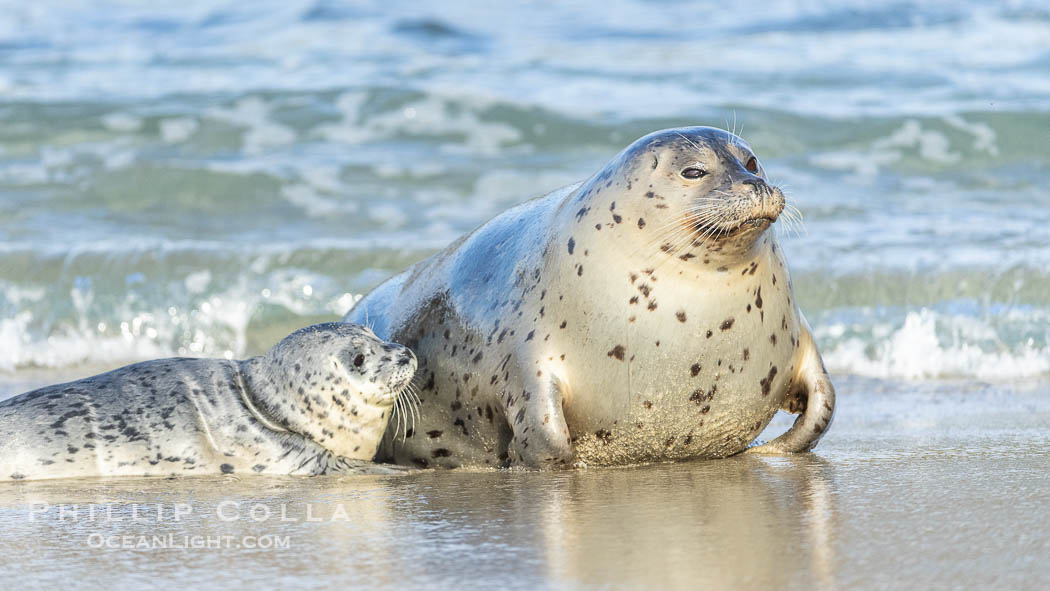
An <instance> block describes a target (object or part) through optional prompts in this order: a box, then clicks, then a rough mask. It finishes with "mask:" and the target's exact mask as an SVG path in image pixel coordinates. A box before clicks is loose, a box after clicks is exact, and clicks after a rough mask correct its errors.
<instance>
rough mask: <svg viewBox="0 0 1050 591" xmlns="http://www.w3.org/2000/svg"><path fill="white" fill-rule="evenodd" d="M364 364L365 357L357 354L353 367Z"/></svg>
mask: <svg viewBox="0 0 1050 591" xmlns="http://www.w3.org/2000/svg"><path fill="white" fill-rule="evenodd" d="M364 362H365V356H364V355H362V354H361V353H358V354H357V357H354V367H361V365H362V364H364Z"/></svg>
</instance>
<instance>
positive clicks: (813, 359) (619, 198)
mask: <svg viewBox="0 0 1050 591" xmlns="http://www.w3.org/2000/svg"><path fill="white" fill-rule="evenodd" d="M784 205H785V202H784V196H783V194H782V192H781V191H780V190H779V189H778V188H776V187H775V186H773V185H771V184H770V183H769V182H768V181H767V179H766V176H765V173H764V172H763V168H762V166H761V164H759V162H758V159H757V157H756V156H755V154H754V152H753V151H752V150H751V148H750V146H748V144H747V143H745V142H744V141H743V140H742V139H740V138H739V137H737V136H735V135H733V134H731V133H729V132H726V131H723V130H720V129H713V128H709V127H688V128H681V129H669V130H664V131H658V132H655V133H652V134H650V135H647V136H645V137H642V138H641V139H639V140H637V141H635V142H634V143H633V144H631V145H630V146H628V147H627V148H626V149H625V150H623V151H622V152H621V153H620V154H619V155H617V156H616V157H615V158H613V159H612V160H611V161H610V162H609V163H608V164H607V165H605V167H603V168H602V169H601V170H600V171H598V172H597V173H596V174H595V175H594V176H592V177H591V178H590V179H588V180H587V181H585V182H583V183H579V184H576V185H571V186H568V187H565V188H563V189H560V190H558V191H554V192H553V193H550V194H548V195H546V196H543V197H540V198H537V199H534V200H531V201H528V202H525V203H523V204H521V205H519V206H517V207H514V208H512V209H510V210H508V211H506V212H504V213H502V214H500V215H498V216H496V217H495V218H493V219H492V220H490V221H489V222H487V223H485V224H484V225H482V226H481V227H479V228H477V229H476V230H474V231H473V232H471V233H470V234H468V235H466V236H464V237H462V238H460V239H459V240H457V241H456V242H454V243H453V244H451V245H450V246H449V247H447V248H446V249H445V250H444V251H442V252H439V253H437V254H436V255H434V256H432V257H430V258H428V259H426V260H424V261H422V262H420V263H417V264H416V265H415V266H413V267H411V268H409V269H408V270H407V271H405V272H404V273H402V274H400V275H397V276H395V277H393V278H392V279H390V280H388V281H386V282H385V283H383V284H381V285H380V286H379V287H377V288H376V289H375V290H373V291H372V292H371V293H370V294H368V295H367V296H366V297H365V298H363V299H362V300H361V301H360V302H359V303H358V304H357V305H356V306H355V307H354V308H353V309H351V311H350V312H349V313H348V314H347V316H346V317H345V318H344V320H347V321H351V322H365V321H368V322H370V323H371V324H372V325H373V328H374V330H375V331H376V334H377V335H379V336H380V337H381V338H385V339H394V340H397V341H398V342H402V343H405V344H406V345H407V346H408V347H410V348H412V350H413V351H415V353H416V355H417V356H418V357H419V360H420V368H419V371H418V372H417V380H418V384H420V386H421V388H420V396H421V399H422V403H421V407H420V411H421V415H422V416H421V423H420V425H419V427H418V428H417V429H414V430H413V432H412V433H411V434H410V436H409V437H406V438H405V440H404V441H403V442H401V441H398V442H390V443H389V444H388V443H384V445H383V446H382V447H381V448H380V452H379V456H380V457H385V458H389V459H392V460H394V461H396V462H398V463H405V464H416V465H419V466H443V467H456V466H484V465H498V466H508V465H522V466H526V467H539V468H544V467H559V466H567V465H574V464H575V465H579V464H585V465H607V464H625V463H637V462H648V461H661V460H674V459H683V458H717V457H725V456H730V455H733V454H736V453H739V452H742V451H744V450H745V449H747V448H748V446H749V444H751V443H752V442H753V441H754V439H755V438H756V437H757V436H758V434H759V433H760V432H761V431H762V429H763V428H764V427H765V426H766V425H767V424H768V422H769V421H770V420H771V419H772V417H773V415H774V414H775V413H776V412H777V410H778V409H781V408H783V409H785V410H787V411H789V412H792V413H796V414H800V416H799V417H798V419H797V420H796V421H795V423H794V424H793V426H792V427H791V428H790V429H789V430H788V431H787V432H786V433H784V434H782V435H781V436H779V437H777V438H775V439H774V440H773V441H770V442H769V443H767V444H765V445H761V446H757V447H753V448H752V449H753V450H754V451H756V452H768V453H789V452H800V451H804V450H809V449H811V448H812V447H813V446H814V445H815V444H816V443H817V440H818V439H820V437H821V436H822V435H823V434H824V432H825V431H826V429H827V428H828V425H829V424H830V422H831V418H832V415H833V411H834V400H835V392H834V388H833V387H832V384H831V381H830V379H829V378H828V375H827V372H826V371H825V369H824V366H823V363H822V361H821V358H820V355H819V353H818V352H817V348H816V346H815V345H814V342H813V337H812V335H811V333H810V330H809V328H808V326H807V324H806V322H805V320H804V319H803V317H802V314H801V312H800V311H799V308H798V306H797V304H796V302H795V300H794V297H793V295H792V284H791V279H790V277H789V275H788V270H787V266H786V264H785V261H784V256H783V252H782V250H781V249H780V247H779V246H778V244H777V239H776V236H775V233H774V232H773V231H772V230H771V229H770V227H771V225H772V224H773V223H774V222H775V221H776V220H777V219H778V217H779V216H780V214H781V212H782V210H783V208H784Z"/></svg>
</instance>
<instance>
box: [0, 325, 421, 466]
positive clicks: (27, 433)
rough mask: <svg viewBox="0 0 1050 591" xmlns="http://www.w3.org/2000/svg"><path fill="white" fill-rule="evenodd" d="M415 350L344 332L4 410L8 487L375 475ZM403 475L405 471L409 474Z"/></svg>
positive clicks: (41, 394) (148, 367) (65, 388)
mask: <svg viewBox="0 0 1050 591" xmlns="http://www.w3.org/2000/svg"><path fill="white" fill-rule="evenodd" d="M415 368H416V359H415V357H414V355H413V354H412V352H411V351H410V350H408V349H406V348H405V347H402V346H401V345H396V344H392V343H384V342H383V341H381V340H379V339H378V338H377V337H376V336H375V334H374V333H372V332H371V331H370V330H369V329H367V328H364V327H361V326H357V325H353V324H346V323H341V322H335V323H327V324H317V325H314V326H308V327H306V328H303V329H300V330H297V331H296V332H294V333H292V334H291V335H289V336H288V337H285V338H284V339H283V340H281V341H280V342H279V343H277V344H276V345H275V346H274V347H273V348H272V349H271V350H270V351H269V352H268V353H267V354H266V355H264V356H261V357H254V358H251V359H248V360H245V361H227V360H222V359H161V360H156V361H146V362H143V363H137V364H134V365H129V366H126V367H122V368H120V369H116V370H114V371H111V372H109V373H104V374H101V375H97V376H93V377H90V378H85V379H83V380H78V381H75V382H69V383H66V384H58V385H55V386H49V387H46V388H41V389H39V390H34V391H32V392H27V393H25V394H20V395H18V396H15V397H13V398H10V399H8V400H5V401H3V402H0V480H22V479H42V478H68V477H77V476H152V475H163V476H169V475H176V476H178V475H198V474H242V473H247V474H306V475H314V474H331V473H341V472H360V471H382V469H380V468H372V467H371V466H370V461H371V460H372V457H373V456H374V455H375V451H376V448H377V447H378V445H379V441H380V439H381V438H382V437H383V434H384V432H385V430H386V429H387V425H388V423H389V422H391V421H390V418H391V414H392V410H393V409H394V408H395V406H396V408H399V409H401V410H404V409H405V407H404V405H403V402H402V401H400V400H399V394H400V393H401V392H402V390H404V389H405V387H406V385H408V383H409V381H410V379H411V376H412V374H413V373H414V371H415ZM402 469H403V468H402Z"/></svg>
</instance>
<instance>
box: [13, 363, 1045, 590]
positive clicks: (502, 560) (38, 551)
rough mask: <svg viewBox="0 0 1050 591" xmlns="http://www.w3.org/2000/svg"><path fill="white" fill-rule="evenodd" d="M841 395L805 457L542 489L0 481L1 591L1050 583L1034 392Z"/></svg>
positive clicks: (1041, 423)
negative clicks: (48, 590)
mask: <svg viewBox="0 0 1050 591" xmlns="http://www.w3.org/2000/svg"><path fill="white" fill-rule="evenodd" d="M839 381H840V390H841V407H840V408H841V409H842V410H841V412H840V413H839V415H838V417H837V418H836V425H835V428H834V430H833V431H832V434H830V435H829V436H828V437H827V438H826V440H825V441H824V442H823V443H822V444H821V447H820V449H819V453H817V454H804V455H798V456H792V457H781V458H776V457H772V458H766V457H734V458H729V459H726V460H718V461H706V462H686V463H679V464H657V465H649V466H637V467H628V468H620V469H588V470H578V471H570V472H553V473H551V472H548V473H537V472H506V471H504V472H467V471H458V470H457V471H421V472H417V473H414V474H410V475H406V476H396V477H388V476H364V477H354V478H349V477H344V478H335V477H317V478H266V477H256V478H242V479H237V478H235V477H223V478H196V479H192V478H187V479H182V480H164V479H154V480H141V479H127V480H109V481H82V480H71V481H54V482H46V481H40V482H22V483H4V484H5V486H3V487H0V529H2V530H3V531H4V532H5V535H4V536H3V537H2V538H0V573H2V574H3V576H4V577H5V578H6V579H7V580H6V581H4V582H3V583H5V584H4V585H3V586H4V587H5V588H15V587H14V585H15V584H17V585H18V588H34V587H38V586H39V587H45V586H50V585H57V584H62V583H63V582H66V581H70V580H76V581H80V582H84V583H86V584H87V585H89V586H90V587H93V588H100V589H101V588H112V586H113V585H114V584H121V585H123V586H131V585H134V586H135V587H136V588H143V589H150V588H162V587H163V588H170V586H171V585H172V584H173V583H177V584H179V585H183V586H192V587H194V588H208V589H212V588H216V589H218V588H229V586H231V585H233V586H237V587H245V586H251V585H253V584H258V585H264V586H275V585H279V586H295V587H296V588H304V587H315V588H356V587H358V586H365V587H368V588H405V587H406V586H407V587H416V588H445V587H448V588H453V587H454V588H479V589H480V588H484V589H492V588H507V589H536V588H551V587H557V588H575V589H593V588H611V589H627V588H638V587H640V586H645V587H647V588H664V589H697V588H719V589H726V588H788V589H812V588H818V589H831V588H842V589H863V588H870V589H878V588H882V589H884V588H896V587H907V588H922V589H951V588H999V589H1003V588H1011V589H1037V588H1043V587H1045V586H1046V585H1047V584H1050V574H1048V573H1047V572H1046V569H1045V568H1043V565H1044V562H1045V559H1046V556H1047V555H1048V553H1050V518H1048V517H1047V515H1046V511H1045V508H1046V507H1047V506H1048V504H1050V472H1048V470H1047V466H1050V390H1048V389H1047V388H1046V386H1045V385H1043V386H1038V385H1032V384H1027V385H1025V384H1016V385H1014V386H1010V387H1002V386H998V387H994V386H989V385H974V384H970V385H967V384H961V383H953V382H945V383H936V384H932V383H931V384H926V385H925V386H922V387H915V386H907V385H902V384H896V385H894V386H893V387H891V388H886V387H885V385H886V383H885V382H875V381H871V380H863V379H844V378H843V379H840V380H839ZM125 536H126V537H125ZM154 536H156V537H158V538H159V539H160V541H159V542H154V541H153V540H154ZM169 536H170V537H169ZM194 536H199V537H198V538H194ZM209 538H210V539H211V541H209ZM165 544H167V546H165ZM194 544H198V545H201V546H203V547H194V546H193V545H194ZM208 544H212V545H213V547H208V546H207V545H208ZM246 545H247V546H259V545H264V546H271V547H267V548H256V547H245V546H246ZM136 546H138V547H136ZM216 546H217V547H216Z"/></svg>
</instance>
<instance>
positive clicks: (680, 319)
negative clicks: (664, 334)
mask: <svg viewBox="0 0 1050 591" xmlns="http://www.w3.org/2000/svg"><path fill="white" fill-rule="evenodd" d="M674 316H675V318H677V319H678V322H685V310H679V311H677V312H675V315H674Z"/></svg>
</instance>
